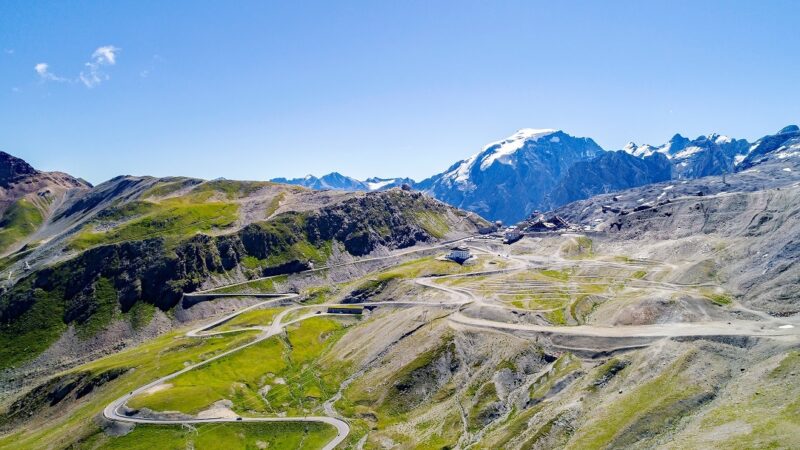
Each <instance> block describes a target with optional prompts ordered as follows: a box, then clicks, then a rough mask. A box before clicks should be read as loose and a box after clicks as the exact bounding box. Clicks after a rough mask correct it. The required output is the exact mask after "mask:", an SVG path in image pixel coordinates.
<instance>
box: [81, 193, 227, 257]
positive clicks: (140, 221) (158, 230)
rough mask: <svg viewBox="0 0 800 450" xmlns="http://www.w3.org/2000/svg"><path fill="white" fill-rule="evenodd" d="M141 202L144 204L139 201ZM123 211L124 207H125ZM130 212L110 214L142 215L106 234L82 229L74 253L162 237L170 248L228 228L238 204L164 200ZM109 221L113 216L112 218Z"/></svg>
mask: <svg viewBox="0 0 800 450" xmlns="http://www.w3.org/2000/svg"><path fill="white" fill-rule="evenodd" d="M141 203H145V202H141ZM125 208H127V207H125ZM132 208H133V211H127V212H126V211H118V212H115V213H112V216H113V215H114V214H120V215H125V214H127V213H130V212H134V213H136V214H138V213H140V212H145V211H146V213H145V214H144V215H142V216H141V217H138V216H137V217H135V218H133V219H131V220H129V221H126V222H124V223H122V224H120V225H118V226H114V227H113V228H111V229H110V230H108V231H92V230H90V229H84V230H82V231H81V232H80V233H78V234H77V235H76V236H75V237H74V238H73V241H72V243H71V244H70V245H71V246H72V247H73V248H75V249H78V250H83V249H87V248H90V247H94V246H97V245H104V244H109V243H114V242H123V241H135V240H143V239H147V238H151V237H157V236H158V237H164V238H165V239H166V240H167V242H168V243H169V244H171V245H172V246H174V245H175V244H177V243H178V242H179V241H180V240H181V239H184V238H188V237H191V236H192V235H194V234H197V233H207V232H210V231H213V230H218V229H225V228H230V227H231V226H233V225H234V224H235V223H236V220H237V219H238V211H239V205H237V204H235V203H221V202H212V203H188V202H184V201H182V200H181V199H168V200H164V201H162V202H160V203H152V204H150V205H148V206H143V205H138V206H134V207H132ZM112 218H113V217H112Z"/></svg>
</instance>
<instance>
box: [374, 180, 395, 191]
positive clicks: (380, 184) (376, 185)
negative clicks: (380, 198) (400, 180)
mask: <svg viewBox="0 0 800 450" xmlns="http://www.w3.org/2000/svg"><path fill="white" fill-rule="evenodd" d="M394 182H395V180H385V181H376V182H367V187H368V188H369V190H370V191H376V190H378V189H380V188H382V187H384V186H386V185H387V184H392V183H394Z"/></svg>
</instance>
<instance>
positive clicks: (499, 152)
mask: <svg viewBox="0 0 800 450" xmlns="http://www.w3.org/2000/svg"><path fill="white" fill-rule="evenodd" d="M557 131H558V130H553V129H541V130H537V129H533V128H523V129H521V130H519V131H517V132H516V133H514V134H513V135H511V136H509V137H507V138H506V139H503V140H502V141H497V142H492V143H491V144H489V145H487V146H486V147H484V148H483V151H484V152H485V151H487V150H489V149H491V148H492V147H497V148H495V149H494V151H492V152H491V153H489V154H488V155H486V156H484V158H483V160H482V161H481V170H485V169H486V168H487V167H489V166H491V165H492V163H494V162H495V161H498V160H499V161H500V162H501V163H503V162H504V161H503V159H502V158H505V157H506V156H509V155H511V154H513V153H514V152H516V151H517V150H519V149H520V148H522V146H524V145H525V142H528V141H536V140H539V138H541V137H544V136H548V135H551V134H553V133H555V132H557Z"/></svg>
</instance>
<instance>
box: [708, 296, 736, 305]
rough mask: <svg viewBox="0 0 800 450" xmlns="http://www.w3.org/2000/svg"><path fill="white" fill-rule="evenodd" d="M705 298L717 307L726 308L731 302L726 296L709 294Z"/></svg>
mask: <svg viewBox="0 0 800 450" xmlns="http://www.w3.org/2000/svg"><path fill="white" fill-rule="evenodd" d="M706 298H708V299H709V300H711V302H712V303H714V304H715V305H717V306H727V305H730V304H731V303H732V302H733V300H732V299H731V296H730V295H728V294H710V295H707V296H706Z"/></svg>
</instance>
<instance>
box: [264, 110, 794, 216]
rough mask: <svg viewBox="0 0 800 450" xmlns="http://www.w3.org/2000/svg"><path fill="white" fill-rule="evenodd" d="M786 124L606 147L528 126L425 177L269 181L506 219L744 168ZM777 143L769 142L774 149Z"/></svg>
mask: <svg viewBox="0 0 800 450" xmlns="http://www.w3.org/2000/svg"><path fill="white" fill-rule="evenodd" d="M798 132H799V131H798V127H797V126H795V125H790V126H788V127H785V128H783V129H781V130H780V131H779V132H778V133H777V134H775V135H770V136H766V137H764V138H762V139H760V140H758V141H757V142H755V143H750V142H748V141H747V140H745V139H734V138H730V137H728V136H722V135H719V134H715V133H713V134H710V135H707V136H698V137H697V138H695V139H689V138H686V137H684V136H681V135H680V134H676V135H674V136H673V137H672V139H670V140H669V142H667V143H664V144H661V145H657V146H654V145H648V144H644V145H637V144H635V143H633V142H630V143H628V144H627V145H626V146H625V147H624V148H623V149H621V150H617V151H608V150H605V149H603V148H601V147H600V146H599V145H597V143H595V141H594V140H592V139H591V138H587V137H574V136H571V135H569V134H567V133H565V132H564V131H561V130H554V129H531V128H525V129H522V130H519V131H517V132H516V133H514V134H513V135H511V136H509V137H508V138H506V139H503V140H500V141H497V142H492V143H490V144H488V145H485V146H484V147H483V148H482V149H481V151H480V152H478V153H476V154H474V155H472V156H470V157H469V158H466V159H464V160H461V161H459V162H457V163H455V164H453V165H452V166H450V167H449V168H448V169H447V170H445V171H444V172H441V173H439V174H436V175H433V176H431V177H429V178H427V179H425V180H423V181H420V182H415V181H414V180H412V179H410V178H390V179H385V178H369V179H367V180H363V181H361V180H357V179H354V178H351V177H347V176H344V175H342V174H339V173H336V172H334V173H331V174H328V175H325V176H323V177H320V178H317V177H314V176H311V175H309V176H307V177H305V178H298V179H292V180H287V179H285V178H276V179H274V180H272V181H274V182H279V183H288V184H295V185H301V186H305V187H308V188H311V189H337V190H346V191H374V190H385V189H390V188H393V187H398V186H400V185H402V184H409V185H410V186H411V187H412V188H414V189H416V190H420V191H423V192H426V193H428V194H429V195H431V196H433V197H435V198H437V199H439V200H442V201H444V202H446V203H449V204H451V205H453V206H456V207H459V208H462V209H466V210H468V211H472V212H475V213H478V214H480V215H482V216H483V217H485V218H487V219H492V220H495V219H499V220H503V221H505V222H507V223H513V222H517V221H519V220H521V219H523V218H525V217H527V216H528V215H530V213H531V212H532V211H534V210H537V209H539V210H548V209H554V208H557V207H559V206H561V205H564V204H567V203H569V202H572V201H575V200H581V199H585V198H588V197H591V196H592V195H596V194H602V193H608V192H614V191H618V190H621V189H628V188H632V187H637V186H642V185H645V184H649V183H656V182H660V181H666V180H673V179H674V180H686V179H696V178H700V177H705V176H709V175H722V174H726V173H734V172H736V171H738V170H742V169H743V168H745V167H746V166H748V164H750V161H751V160H753V158H756V157H757V156H758V155H759V154H762V152H765V150H764V149H765V148H772V147H773V146H774V144H775V143H776V142H778V143H781V142H784V141H785V139H786V138H787V136H793V135H794V134H796V133H798ZM772 149H773V150H774V148H772Z"/></svg>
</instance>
